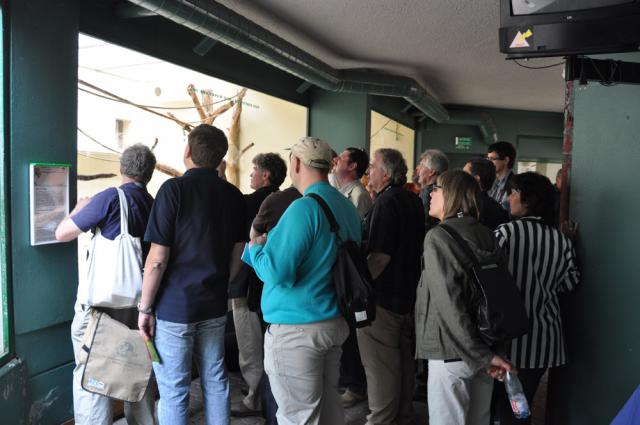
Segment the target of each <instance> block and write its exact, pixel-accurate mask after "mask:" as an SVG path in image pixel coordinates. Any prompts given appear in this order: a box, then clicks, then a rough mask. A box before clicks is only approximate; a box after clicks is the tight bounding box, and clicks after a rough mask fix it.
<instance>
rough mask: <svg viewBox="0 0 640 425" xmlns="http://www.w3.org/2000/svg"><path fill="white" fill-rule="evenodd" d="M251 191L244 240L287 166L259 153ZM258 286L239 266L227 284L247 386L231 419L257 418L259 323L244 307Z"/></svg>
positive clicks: (249, 269) (247, 270) (261, 337)
mask: <svg viewBox="0 0 640 425" xmlns="http://www.w3.org/2000/svg"><path fill="white" fill-rule="evenodd" d="M252 162H253V171H252V172H251V176H250V177H251V182H250V186H251V189H254V190H255V191H254V192H253V193H250V194H248V195H243V196H244V200H245V205H246V207H247V211H246V212H247V219H246V225H247V227H246V229H247V231H246V240H247V242H248V241H249V231H250V229H251V224H252V223H253V219H254V218H255V217H256V214H258V210H259V209H260V205H262V202H263V201H264V200H265V198H266V197H267V196H269V195H270V194H272V193H274V192H276V191H277V190H278V189H279V188H280V185H281V184H282V182H283V181H284V178H285V177H286V175H287V165H286V164H285V162H284V160H283V159H282V158H281V157H280V155H278V154H277V153H259V154H258V155H256V156H255V157H254V158H253V161H252ZM249 284H252V285H253V287H254V288H255V287H258V286H260V287H261V286H262V282H260V281H259V279H258V276H256V273H255V272H254V271H253V268H252V267H250V266H248V265H246V264H244V263H242V265H241V266H240V272H239V273H238V274H237V275H236V277H235V278H234V279H233V281H231V282H230V284H229V298H231V306H232V308H233V324H234V327H235V330H236V338H237V340H238V352H239V363H240V372H241V373H242V377H243V378H244V381H245V382H246V383H247V385H248V386H249V392H248V393H247V395H246V397H245V398H244V399H243V400H242V401H240V402H238V403H235V404H234V405H232V406H231V415H232V416H250V415H251V416H253V415H259V414H260V407H261V406H260V405H261V403H260V391H259V389H260V381H261V380H262V375H263V372H264V366H263V365H264V356H263V349H262V345H263V340H264V332H262V323H261V322H260V318H259V317H258V314H257V313H255V312H253V311H250V310H249V306H248V305H247V290H248V287H249Z"/></svg>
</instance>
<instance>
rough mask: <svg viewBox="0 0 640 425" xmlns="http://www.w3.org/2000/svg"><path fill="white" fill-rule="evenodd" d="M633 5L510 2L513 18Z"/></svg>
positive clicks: (583, 0) (614, 0)
mask: <svg viewBox="0 0 640 425" xmlns="http://www.w3.org/2000/svg"><path fill="white" fill-rule="evenodd" d="M627 3H633V0H511V13H512V14H513V15H514V16H521V15H537V14H541V13H564V12H575V11H578V10H588V9H596V8H599V7H607V6H617V5H621V4H627Z"/></svg>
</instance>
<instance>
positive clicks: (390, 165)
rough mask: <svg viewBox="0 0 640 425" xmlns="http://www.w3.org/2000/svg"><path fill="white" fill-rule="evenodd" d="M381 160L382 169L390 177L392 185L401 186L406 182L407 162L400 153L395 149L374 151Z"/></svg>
mask: <svg viewBox="0 0 640 425" xmlns="http://www.w3.org/2000/svg"><path fill="white" fill-rule="evenodd" d="M376 153H377V154H378V155H380V157H381V159H382V168H383V169H384V170H385V171H386V172H387V173H389V174H390V175H391V181H390V183H391V184H392V185H396V186H398V185H403V184H405V183H406V182H407V171H408V168H407V162H406V161H405V160H404V158H403V157H402V154H401V153H400V151H398V150H396V149H389V148H382V149H378V150H377V151H376Z"/></svg>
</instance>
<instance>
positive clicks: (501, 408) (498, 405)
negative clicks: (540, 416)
mask: <svg viewBox="0 0 640 425" xmlns="http://www.w3.org/2000/svg"><path fill="white" fill-rule="evenodd" d="M546 371H547V369H546V368H543V369H518V378H519V379H520V383H521V384H522V389H523V390H524V395H525V396H526V397H527V402H528V403H529V409H532V406H533V397H534V396H535V395H536V390H537V389H538V384H539V383H540V378H542V375H544V373H545V372H546ZM493 406H494V412H495V416H496V418H498V419H499V420H500V425H512V424H513V425H529V424H531V416H529V418H527V419H516V417H515V416H514V415H513V411H512V410H511V404H510V403H509V397H508V396H507V392H506V390H505V388H504V384H503V383H502V382H498V381H496V382H495V385H494V386H493Z"/></svg>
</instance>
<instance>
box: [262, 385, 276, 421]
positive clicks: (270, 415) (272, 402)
mask: <svg viewBox="0 0 640 425" xmlns="http://www.w3.org/2000/svg"><path fill="white" fill-rule="evenodd" d="M261 384H262V385H261V386H262V416H263V417H264V418H265V421H264V425H278V419H276V413H277V412H278V403H276V399H275V398H273V393H272V392H271V384H269V377H268V376H267V374H266V373H263V374H262V381H261Z"/></svg>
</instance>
